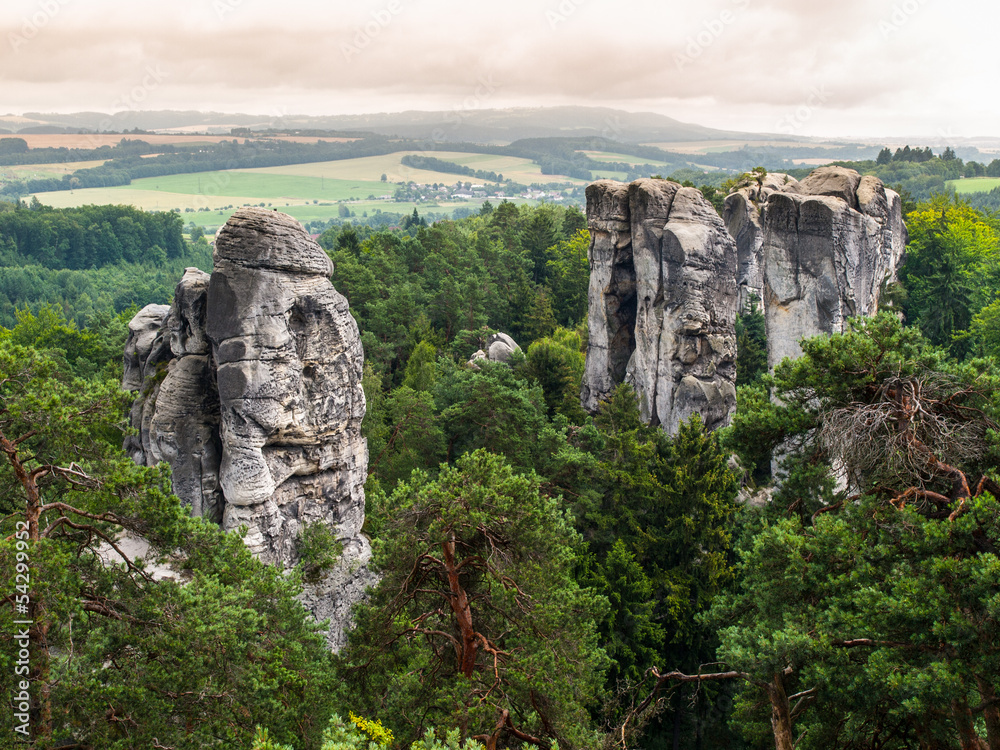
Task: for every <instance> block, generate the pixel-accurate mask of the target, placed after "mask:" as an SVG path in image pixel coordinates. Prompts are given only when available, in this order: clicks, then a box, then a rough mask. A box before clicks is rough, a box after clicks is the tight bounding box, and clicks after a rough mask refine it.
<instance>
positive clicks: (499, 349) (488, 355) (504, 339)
mask: <svg viewBox="0 0 1000 750" xmlns="http://www.w3.org/2000/svg"><path fill="white" fill-rule="evenodd" d="M519 351H521V347H519V346H518V345H517V342H516V341H514V339H512V338H511V337H510V336H508V335H507V334H506V333H494V334H492V335H491V336H490V337H489V338H488V339H486V348H485V349H479V350H478V351H476V353H475V354H473V355H472V359H470V360H469V364H470V365H475V363H476V360H477V359H485V360H488V361H490V362H505V363H506V362H510V358H511V357H512V356H513V355H514V352H519Z"/></svg>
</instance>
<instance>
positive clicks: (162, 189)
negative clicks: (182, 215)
mask: <svg viewBox="0 0 1000 750" xmlns="http://www.w3.org/2000/svg"><path fill="white" fill-rule="evenodd" d="M408 153H411V154H412V153H417V152H413V151H404V152H399V153H395V154H387V155H385V156H371V157H364V158H360V159H344V160H340V161H328V162H317V163H313V164H293V165H288V166H282V167H266V168H260V169H233V170H225V171H217V172H198V173H193V174H179V175H164V176H161V177H148V178H144V179H141V180H134V181H133V182H132V184H131V185H125V186H121V187H113V188H87V189H82V190H74V191H58V192H51V193H39V194H38V199H39V200H40V201H41V202H42V203H45V204H46V205H50V206H55V207H57V208H65V207H69V206H81V205H86V204H89V203H93V204H105V203H124V204H131V205H134V206H136V207H138V208H142V209H146V210H160V211H163V210H170V209H172V208H179V209H181V210H182V211H183V210H184V209H188V208H191V209H195V210H197V209H200V208H208V209H211V210H213V211H218V210H219V209H223V208H224V207H226V206H230V205H234V206H239V205H244V204H247V203H252V204H258V203H260V202H264V203H268V204H274V206H276V207H282V206H287V207H292V206H296V205H303V206H304V205H315V203H316V202H319V203H335V202H337V201H344V200H365V199H367V198H368V197H369V196H371V195H374V196H376V197H378V196H385V195H391V194H392V193H393V192H394V191H395V189H396V186H395V185H394V184H393V183H394V182H402V181H407V182H409V181H413V182H418V183H426V184H433V183H435V182H439V183H442V184H446V185H454V184H455V183H456V182H459V181H462V182H469V181H472V180H471V178H469V177H464V176H462V175H457V174H451V173H446V172H432V171H428V170H422V169H413V168H411V167H407V166H405V165H404V164H403V163H402V158H403V156H405V155H406V154H408ZM434 156H435V157H437V158H439V159H446V160H448V161H454V162H455V163H458V164H462V165H464V166H468V167H470V168H472V169H482V170H487V171H494V172H501V173H502V174H503V175H504V177H509V178H511V179H514V180H516V181H518V182H524V183H532V182H548V181H552V182H562V183H564V184H584V182H585V181H584V180H571V179H569V178H566V177H559V176H550V175H542V174H541V170H540V168H539V166H538V165H537V164H533V163H531V162H530V161H529V160H527V159H520V158H516V157H509V156H493V155H491V154H465V153H458V152H449V151H442V152H434ZM39 168H41V167H39ZM19 169H28V168H27V167H22V168H19ZM383 174H384V175H386V178H387V181H386V182H382V181H381V176H382V175H383ZM601 176H602V177H610V178H615V179H623V178H624V174H620V173H617V172H608V173H607V174H602V175H601ZM375 205H381V203H377V204H375Z"/></svg>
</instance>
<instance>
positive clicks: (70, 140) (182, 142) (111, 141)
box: [0, 133, 357, 149]
mask: <svg viewBox="0 0 1000 750" xmlns="http://www.w3.org/2000/svg"><path fill="white" fill-rule="evenodd" d="M275 137H277V138H278V139H280V140H282V141H290V142H292V143H315V142H316V141H330V142H336V143H342V142H345V141H353V140H357V139H356V138H329V137H322V138H317V137H315V136H311V137H310V136H275ZM0 138H23V139H24V140H25V141H27V143H28V148H29V149H30V148H100V147H101V146H117V145H118V143H119V142H120V141H121V140H122V138H127V139H129V140H133V141H145V142H146V143H148V144H150V145H151V146H162V145H164V144H168V143H169V144H174V145H177V146H199V145H201V144H204V143H219V142H220V141H232V140H234V138H233V136H231V135H191V134H186V133H178V134H172V135H166V134H151V133H138V134H134V135H133V134H131V133H130V134H127V135H121V134H118V135H115V134H112V133H99V134H98V133H81V134H79V135H78V134H70V133H54V134H42V133H16V134H14V135H4V134H0ZM235 140H238V141H241V142H243V141H246V138H236V139H235Z"/></svg>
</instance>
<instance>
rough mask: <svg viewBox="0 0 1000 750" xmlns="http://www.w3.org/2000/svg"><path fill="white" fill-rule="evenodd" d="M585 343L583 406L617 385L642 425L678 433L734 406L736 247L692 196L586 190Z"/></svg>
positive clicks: (648, 184) (666, 187)
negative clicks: (626, 390) (635, 403)
mask: <svg viewBox="0 0 1000 750" xmlns="http://www.w3.org/2000/svg"><path fill="white" fill-rule="evenodd" d="M587 216H588V222H589V225H590V229H591V237H592V241H591V247H590V251H589V259H590V267H591V279H590V309H589V314H588V321H589V324H590V342H589V346H588V351H587V365H586V371H585V373H584V381H583V388H582V393H581V400H582V403H583V405H584V408H586V409H588V410H590V411H595V410H596V408H597V404H598V403H599V402H600V401H601V400H604V399H606V398H607V397H608V395H610V392H611V390H612V389H613V388H614V387H615V386H616V385H618V384H619V383H621V382H627V383H630V384H632V385H633V386H634V387H635V390H636V393H637V395H638V397H639V405H640V412H641V414H642V418H643V420H644V421H646V422H647V423H648V424H652V425H662V426H663V428H664V429H665V430H667V431H668V432H671V433H673V432H676V430H677V427H678V425H679V424H680V422H682V421H684V420H686V419H688V418H689V417H690V416H691V415H692V414H694V413H699V414H700V415H701V416H702V419H703V421H704V423H705V424H706V426H708V428H709V429H715V428H717V427H721V426H723V425H725V424H727V423H728V421H729V418H730V415H731V413H732V410H733V408H734V407H735V405H736V388H735V385H734V383H735V378H736V335H735V321H736V308H737V290H736V278H735V268H736V263H737V258H736V243H735V242H734V241H733V239H732V237H730V235H729V234H728V233H727V231H726V228H725V226H724V225H723V223H722V220H721V219H720V218H719V216H718V214H717V213H716V212H715V210H714V209H713V208H712V205H711V204H710V203H709V202H708V201H707V200H705V198H704V196H702V194H701V192H700V191H698V190H696V189H694V188H683V187H681V186H680V185H678V184H677V183H674V182H669V181H666V180H638V181H636V182H633V183H631V184H630V185H623V184H622V183H617V182H612V181H600V182H597V183H594V184H593V185H591V186H590V187H589V188H588V189H587Z"/></svg>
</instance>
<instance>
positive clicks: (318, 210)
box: [181, 198, 537, 233]
mask: <svg viewBox="0 0 1000 750" xmlns="http://www.w3.org/2000/svg"><path fill="white" fill-rule="evenodd" d="M492 202H493V204H494V205H496V200H493V201H492ZM512 202H514V203H517V204H519V205H520V204H528V205H536V204H537V201H526V200H522V199H519V198H518V199H515V200H513V201H512ZM482 205H483V204H482V201H463V202H455V203H413V202H402V203H392V202H389V201H359V202H357V203H349V204H347V207H348V208H349V209H350V211H351V212H352V213H353V214H354V217H353V221H356V222H363V221H364V217H363V215H364V213H365V212H367V213H368V215H369V216H372V215H373V214H375V213H376V212H377V211H382V212H384V213H389V214H401V215H404V216H405V215H407V214H411V213H413V209H417V212H418V213H419V214H420V215H421V216H427V215H428V214H439V215H442V214H443V215H447V216H450V215H451V214H452V212H453V211H454V210H455V209H457V208H465V209H469V210H471V211H474V212H478V211H479V209H480V208H482ZM271 208H275V209H277V210H278V211H281V212H282V213H286V214H288V215H289V216H292V217H294V218H295V219H297V220H298V221H300V222H302V223H303V224H306V223H308V222H310V221H327V220H329V219H335V218H338V217H339V212H338V211H339V206H336V205H335V206H329V205H326V206H324V205H312V204H295V205H291V206H285V205H279V204H277V203H275V204H274V205H272V206H271ZM235 211H236V208H229V209H225V210H223V211H196V212H194V213H185V214H181V217H182V218H183V220H184V226H185V227H186V226H187V225H188V224H195V225H197V226H199V227H202V228H203V229H204V230H206V231H207V232H209V233H214V232H215V231H216V230H217V229H218V228H219V227H221V226H222V225H223V224H225V223H226V221H228V219H229V217H230V216H232V215H233V212H235Z"/></svg>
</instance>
